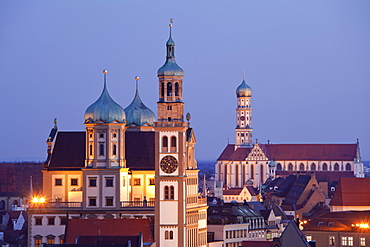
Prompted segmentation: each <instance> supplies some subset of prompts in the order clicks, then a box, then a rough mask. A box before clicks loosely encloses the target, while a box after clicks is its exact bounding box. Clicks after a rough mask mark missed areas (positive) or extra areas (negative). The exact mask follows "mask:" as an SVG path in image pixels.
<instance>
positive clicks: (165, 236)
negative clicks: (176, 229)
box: [164, 231, 170, 239]
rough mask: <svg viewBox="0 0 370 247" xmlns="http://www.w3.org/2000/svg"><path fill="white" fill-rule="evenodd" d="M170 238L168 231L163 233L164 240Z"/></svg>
mask: <svg viewBox="0 0 370 247" xmlns="http://www.w3.org/2000/svg"><path fill="white" fill-rule="evenodd" d="M169 238H170V234H169V233H168V231H165V232H164V239H169Z"/></svg>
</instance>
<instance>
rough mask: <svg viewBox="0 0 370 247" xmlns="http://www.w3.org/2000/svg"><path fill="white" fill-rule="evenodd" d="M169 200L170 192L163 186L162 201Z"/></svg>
mask: <svg viewBox="0 0 370 247" xmlns="http://www.w3.org/2000/svg"><path fill="white" fill-rule="evenodd" d="M169 198H170V191H169V189H168V186H167V185H166V186H164V199H165V200H168V199H169Z"/></svg>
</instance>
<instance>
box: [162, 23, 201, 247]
mask: <svg viewBox="0 0 370 247" xmlns="http://www.w3.org/2000/svg"><path fill="white" fill-rule="evenodd" d="M171 29H172V24H170V37H169V39H168V41H167V43H166V53H167V56H166V62H165V63H164V65H163V66H162V67H161V68H160V69H159V70H158V82H159V101H158V102H157V106H158V121H157V122H156V123H155V143H156V147H155V152H156V160H155V190H156V192H155V194H156V197H155V240H156V242H157V245H158V246H161V247H166V246H168V247H182V246H206V243H207V242H206V234H207V229H206V219H204V223H203V221H202V218H200V217H198V216H199V214H200V212H201V213H202V216H204V215H206V211H207V206H206V204H202V207H199V204H198V171H199V170H197V168H196V161H195V158H194V144H195V137H194V133H193V130H192V129H191V128H189V123H188V122H185V121H184V102H183V97H182V86H183V81H182V79H183V77H184V71H183V70H182V69H181V68H180V67H179V66H178V65H177V63H176V61H175V42H174V41H173V40H172V34H171V31H172V30H171ZM187 119H188V120H190V114H189V115H188V116H187ZM190 218H191V219H193V221H191V220H189V219H190ZM194 219H197V220H196V221H194ZM198 219H201V222H202V224H200V226H201V229H200V230H199V222H198ZM203 225H204V227H203ZM190 236H191V237H190ZM200 236H201V238H202V240H200V239H199V238H200Z"/></svg>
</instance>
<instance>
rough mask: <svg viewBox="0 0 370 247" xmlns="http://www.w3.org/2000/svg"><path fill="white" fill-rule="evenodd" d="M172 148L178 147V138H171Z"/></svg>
mask: <svg viewBox="0 0 370 247" xmlns="http://www.w3.org/2000/svg"><path fill="white" fill-rule="evenodd" d="M171 147H173V148H175V147H176V137H175V136H172V137H171Z"/></svg>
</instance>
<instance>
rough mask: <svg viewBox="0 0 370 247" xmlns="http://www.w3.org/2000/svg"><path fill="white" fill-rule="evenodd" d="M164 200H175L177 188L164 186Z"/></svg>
mask: <svg viewBox="0 0 370 247" xmlns="http://www.w3.org/2000/svg"><path fill="white" fill-rule="evenodd" d="M164 199H165V200H175V187H173V186H167V185H166V186H164Z"/></svg>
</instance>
